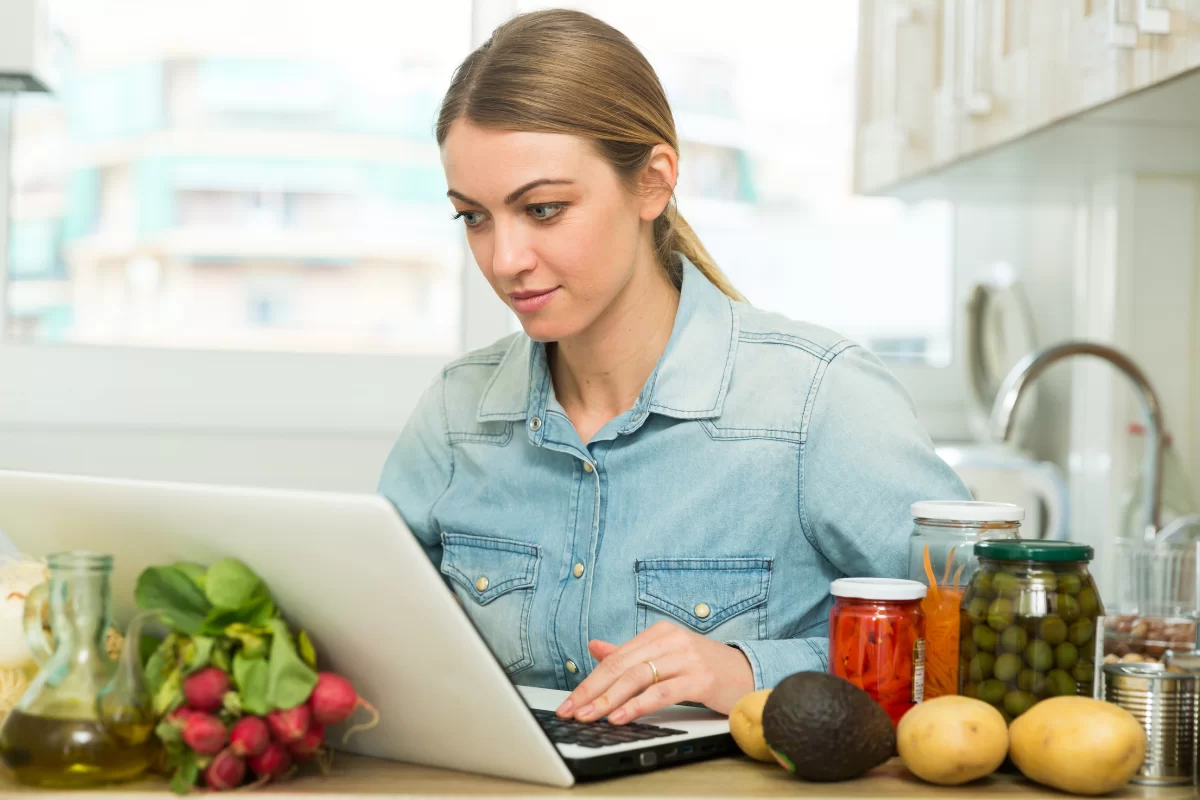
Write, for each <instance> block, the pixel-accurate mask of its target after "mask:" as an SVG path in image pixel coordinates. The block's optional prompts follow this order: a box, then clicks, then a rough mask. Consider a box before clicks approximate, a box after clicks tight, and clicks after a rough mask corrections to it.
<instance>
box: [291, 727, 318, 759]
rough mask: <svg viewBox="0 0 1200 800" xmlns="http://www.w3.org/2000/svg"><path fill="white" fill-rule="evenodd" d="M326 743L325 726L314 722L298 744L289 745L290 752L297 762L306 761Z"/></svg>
mask: <svg viewBox="0 0 1200 800" xmlns="http://www.w3.org/2000/svg"><path fill="white" fill-rule="evenodd" d="M324 742H325V726H324V725H322V724H321V723H319V722H314V723H313V724H312V726H311V727H310V728H309V729H308V731H307V732H306V733H305V734H304V736H302V737H301V738H300V740H299V741H297V742H292V743H291V744H289V745H288V750H289V751H290V752H291V754H292V756H293V757H294V758H295V759H296V760H297V761H305V760H307V759H308V758H309V757H311V756H312V755H313V754H315V753H316V752H317V751H318V750H320V749H321V745H322V744H323V743H324Z"/></svg>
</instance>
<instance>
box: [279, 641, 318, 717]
mask: <svg viewBox="0 0 1200 800" xmlns="http://www.w3.org/2000/svg"><path fill="white" fill-rule="evenodd" d="M269 627H270V628H271V633H272V636H271V656H270V658H269V659H268V665H267V666H268V668H269V673H268V675H267V702H268V703H270V705H271V707H272V708H282V709H288V708H295V707H296V706H298V705H300V704H301V703H303V702H304V701H305V700H307V699H308V696H309V695H310V694H312V690H313V687H314V686H316V685H317V673H316V672H315V671H314V670H313V668H312V667H310V666H308V665H307V664H305V663H304V662H303V661H302V660H301V659H300V655H299V653H297V652H296V647H295V645H293V644H292V637H291V634H290V633H288V629H287V624H286V623H285V622H284V621H283V620H281V619H275V620H271V622H270V623H269Z"/></svg>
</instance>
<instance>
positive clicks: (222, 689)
mask: <svg viewBox="0 0 1200 800" xmlns="http://www.w3.org/2000/svg"><path fill="white" fill-rule="evenodd" d="M228 691H229V676H228V675H226V674H225V673H224V672H222V671H221V670H219V669H217V668H216V667H205V668H204V669H202V670H200V671H199V672H195V673H192V674H191V675H189V676H187V677H186V678H184V680H183V696H184V697H186V698H187V703H188V705H189V706H191V707H192V708H194V709H197V710H199V711H216V710H217V709H219V708H220V707H221V703H222V702H223V701H224V699H225V693H226V692H228Z"/></svg>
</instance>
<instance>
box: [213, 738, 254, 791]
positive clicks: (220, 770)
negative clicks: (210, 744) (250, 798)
mask: <svg viewBox="0 0 1200 800" xmlns="http://www.w3.org/2000/svg"><path fill="white" fill-rule="evenodd" d="M245 779H246V762H245V761H243V760H242V759H240V758H238V756H237V755H235V754H234V752H233V751H232V750H231V749H229V748H226V749H225V750H222V751H221V752H219V753H217V755H216V756H215V757H214V758H213V760H212V763H211V764H209V765H208V769H206V770H204V783H205V784H206V785H207V786H208V788H210V789H212V790H213V791H215V792H223V791H227V790H229V789H234V788H237V787H238V786H241V785H242V781H243V780H245Z"/></svg>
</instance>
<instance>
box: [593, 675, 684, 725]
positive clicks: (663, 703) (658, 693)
mask: <svg viewBox="0 0 1200 800" xmlns="http://www.w3.org/2000/svg"><path fill="white" fill-rule="evenodd" d="M689 693H691V688H690V681H689V680H688V678H687V677H686V676H685V675H680V676H679V677H675V678H671V679H670V680H665V681H662V682H660V683H656V684H654V685H653V686H650V687H648V688H647V689H646V690H645V691H643V692H641V693H640V694H637V695H635V696H634V697H633V698H632V699H630V700H629V701H628V702H626V703H625V704H624V705H622V706H621V707H620V708H618V709H616V710H615V711H613V712H612V713H611V714H609V715H608V721H609V722H611V723H612V724H613V725H624V724H626V723H627V722H633V721H634V720H636V719H638V718H639V717H644V716H646V715H647V714H653V713H654V712H655V711H661V710H663V709H664V708H666V707H667V706H673V705H675V704H676V703H680V702H683V701H684V700H686V699H687V698H688V694H689Z"/></svg>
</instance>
